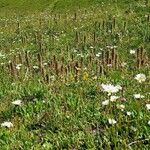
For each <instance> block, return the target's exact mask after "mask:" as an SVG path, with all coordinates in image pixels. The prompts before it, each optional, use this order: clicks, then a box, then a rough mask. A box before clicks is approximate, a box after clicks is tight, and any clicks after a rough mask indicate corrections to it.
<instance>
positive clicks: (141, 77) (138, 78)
mask: <svg viewBox="0 0 150 150" xmlns="http://www.w3.org/2000/svg"><path fill="white" fill-rule="evenodd" d="M134 79H136V80H137V81H138V82H139V83H142V82H144V81H145V80H146V76H145V74H143V73H140V74H137V75H136V76H135V78H134Z"/></svg>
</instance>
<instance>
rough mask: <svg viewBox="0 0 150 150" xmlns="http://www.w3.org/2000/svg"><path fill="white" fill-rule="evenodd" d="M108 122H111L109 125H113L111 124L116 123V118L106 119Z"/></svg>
mask: <svg viewBox="0 0 150 150" xmlns="http://www.w3.org/2000/svg"><path fill="white" fill-rule="evenodd" d="M108 122H109V124H111V125H113V124H116V123H117V121H116V120H114V119H110V118H109V119H108Z"/></svg>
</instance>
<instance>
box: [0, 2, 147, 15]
mask: <svg viewBox="0 0 150 150" xmlns="http://www.w3.org/2000/svg"><path fill="white" fill-rule="evenodd" d="M145 5H149V4H148V1H146V0H139V1H135V0H124V1H118V0H107V1H103V0H0V13H3V12H8V13H10V12H11V13H12V11H15V12H17V13H18V12H20V13H22V12H26V11H43V10H45V9H50V10H53V11H59V12H61V13H62V12H64V10H65V12H66V11H74V10H76V9H78V8H80V9H83V8H91V6H94V7H99V8H103V7H105V8H108V11H109V8H110V7H114V11H115V12H117V11H119V10H121V9H123V8H125V9H127V11H129V10H130V9H133V7H134V8H135V7H137V10H138V11H140V10H141V9H139V7H140V8H141V7H142V11H145V8H144V9H143V7H144V6H145Z"/></svg>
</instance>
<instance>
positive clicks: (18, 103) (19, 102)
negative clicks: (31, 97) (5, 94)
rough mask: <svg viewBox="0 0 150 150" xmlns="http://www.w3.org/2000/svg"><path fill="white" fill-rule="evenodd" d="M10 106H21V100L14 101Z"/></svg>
mask: <svg viewBox="0 0 150 150" xmlns="http://www.w3.org/2000/svg"><path fill="white" fill-rule="evenodd" d="M12 104H14V105H17V106H21V105H22V101H21V100H16V101H13V102H12Z"/></svg>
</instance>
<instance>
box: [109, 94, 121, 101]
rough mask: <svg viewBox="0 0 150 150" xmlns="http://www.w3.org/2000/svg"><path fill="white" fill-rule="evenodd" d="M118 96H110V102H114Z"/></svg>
mask: <svg viewBox="0 0 150 150" xmlns="http://www.w3.org/2000/svg"><path fill="white" fill-rule="evenodd" d="M118 98H119V96H113V95H112V96H110V101H111V102H115V101H116V100H117V99H118Z"/></svg>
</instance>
